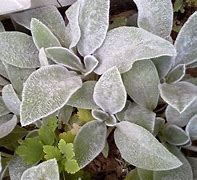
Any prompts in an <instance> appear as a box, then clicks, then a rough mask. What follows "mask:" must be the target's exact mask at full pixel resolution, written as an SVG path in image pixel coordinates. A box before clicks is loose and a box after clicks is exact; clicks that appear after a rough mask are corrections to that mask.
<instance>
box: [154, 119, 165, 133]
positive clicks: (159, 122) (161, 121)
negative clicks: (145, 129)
mask: <svg viewBox="0 0 197 180" xmlns="http://www.w3.org/2000/svg"><path fill="white" fill-rule="evenodd" d="M164 124H165V119H163V118H161V117H156V118H155V127H154V132H153V135H154V136H156V135H158V133H159V132H160V131H161V130H162V129H163V127H164Z"/></svg>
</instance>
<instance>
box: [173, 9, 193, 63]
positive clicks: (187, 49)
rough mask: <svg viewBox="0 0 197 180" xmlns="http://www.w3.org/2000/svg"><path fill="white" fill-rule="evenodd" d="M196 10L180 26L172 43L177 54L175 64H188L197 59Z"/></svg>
mask: <svg viewBox="0 0 197 180" xmlns="http://www.w3.org/2000/svg"><path fill="white" fill-rule="evenodd" d="M196 26H197V12H194V13H193V14H192V15H191V16H190V17H189V19H188V20H187V22H186V23H185V24H184V25H183V27H182V28H181V30H180V32H179V34H178V36H177V38H176V41H175V43H174V45H175V47H176V50H177V56H176V59H175V64H174V65H175V66H176V65H178V64H186V65H189V64H191V63H194V62H196V61H197V51H196V47H197V41H196V40H195V38H197V29H196Z"/></svg>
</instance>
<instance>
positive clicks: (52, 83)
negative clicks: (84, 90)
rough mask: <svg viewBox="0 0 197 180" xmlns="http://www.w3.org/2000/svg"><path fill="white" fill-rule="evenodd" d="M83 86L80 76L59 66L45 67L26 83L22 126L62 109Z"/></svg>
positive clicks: (23, 96)
mask: <svg viewBox="0 0 197 180" xmlns="http://www.w3.org/2000/svg"><path fill="white" fill-rule="evenodd" d="M81 86H82V82H81V79H80V78H79V77H78V76H74V75H73V73H70V72H69V71H68V70H67V69H66V68H64V67H62V66H59V65H50V66H43V67H42V68H40V69H38V70H37V71H35V72H34V73H32V74H31V75H30V76H29V78H28V79H27V81H26V82H25V86H24V89H23V94H22V104H21V112H20V117H21V124H22V126H25V125H28V124H31V123H33V122H35V121H37V120H39V119H40V118H43V117H46V116H48V115H50V114H52V113H54V112H55V111H57V110H59V109H61V108H62V107H63V106H64V105H65V104H66V103H67V101H68V99H69V98H70V97H71V96H72V94H73V93H75V92H76V91H77V90H78V89H79V88H80V87H81Z"/></svg>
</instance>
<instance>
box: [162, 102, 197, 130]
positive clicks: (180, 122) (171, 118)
mask: <svg viewBox="0 0 197 180" xmlns="http://www.w3.org/2000/svg"><path fill="white" fill-rule="evenodd" d="M195 114H197V100H195V101H193V102H192V103H191V104H190V105H189V106H188V108H187V109H186V110H184V111H183V112H182V113H179V112H178V111H177V110H176V109H174V108H173V107H171V106H169V105H168V106H167V108H166V111H165V115H166V120H167V122H168V123H170V124H175V125H177V126H180V127H184V126H186V125H187V123H188V122H189V120H190V119H191V118H192V117H193V116H194V115H195Z"/></svg>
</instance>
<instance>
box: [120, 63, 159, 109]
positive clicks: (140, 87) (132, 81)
mask: <svg viewBox="0 0 197 180" xmlns="http://www.w3.org/2000/svg"><path fill="white" fill-rule="evenodd" d="M123 82H124V85H125V88H126V90H127V93H128V94H129V96H130V97H131V98H132V99H133V100H134V101H135V102H136V103H137V104H139V105H141V106H144V107H146V108H148V109H150V110H153V109H155V108H156V106H157V103H158V99H159V89H158V84H159V83H160V80H159V76H158V73H157V69H156V68H155V66H154V64H153V62H152V61H150V60H142V61H137V62H135V63H134V64H133V67H132V68H131V69H130V70H129V71H128V72H126V73H124V74H123Z"/></svg>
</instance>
